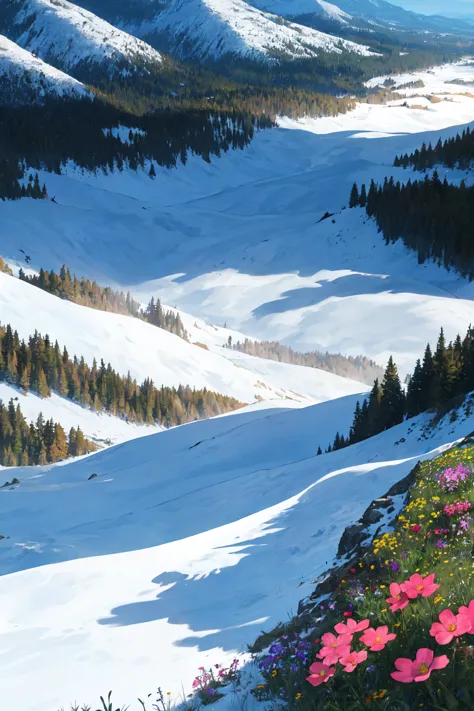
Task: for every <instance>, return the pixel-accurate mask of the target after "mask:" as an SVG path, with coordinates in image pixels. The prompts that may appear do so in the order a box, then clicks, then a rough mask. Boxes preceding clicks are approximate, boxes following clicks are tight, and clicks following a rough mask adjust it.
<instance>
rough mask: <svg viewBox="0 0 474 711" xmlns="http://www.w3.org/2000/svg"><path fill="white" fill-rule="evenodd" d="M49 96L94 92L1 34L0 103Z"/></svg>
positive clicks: (85, 94)
mask: <svg viewBox="0 0 474 711" xmlns="http://www.w3.org/2000/svg"><path fill="white" fill-rule="evenodd" d="M47 96H69V97H84V96H91V94H90V92H89V90H88V89H86V87H85V86H84V85H83V84H81V83H80V82H78V81H76V79H73V78H72V77H70V76H68V75H67V74H64V73H63V72H61V71H59V70H58V69H55V68H54V67H52V66H50V65H49V64H46V62H43V61H42V60H41V59H39V58H38V57H35V56H34V55H33V54H31V53H30V52H27V51H26V50H24V49H22V48H21V47H19V46H18V45H17V44H15V43H14V42H10V40H8V39H7V38H6V37H3V36H2V35H0V103H4V104H9V105H11V104H26V103H31V102H37V103H41V102H42V101H43V100H44V98H45V97H47Z"/></svg>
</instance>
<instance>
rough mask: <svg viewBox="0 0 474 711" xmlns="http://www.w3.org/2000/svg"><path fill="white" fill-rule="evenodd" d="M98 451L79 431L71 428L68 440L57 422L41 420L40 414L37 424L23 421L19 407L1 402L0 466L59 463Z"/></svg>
mask: <svg viewBox="0 0 474 711" xmlns="http://www.w3.org/2000/svg"><path fill="white" fill-rule="evenodd" d="M96 449H97V445H96V444H94V442H91V441H90V440H89V439H87V438H86V437H84V434H83V433H82V431H81V429H80V427H78V428H77V429H75V428H74V427H71V429H70V430H69V434H68V436H66V433H65V431H64V429H63V428H62V427H61V425H60V424H59V423H58V422H54V421H53V419H50V420H44V418H43V415H42V413H41V412H40V414H39V415H38V418H37V420H36V422H35V423H34V422H30V424H28V422H27V421H26V419H25V417H24V415H23V413H22V411H21V408H20V405H19V404H17V405H16V407H15V403H14V401H13V399H11V400H10V402H9V403H8V405H7V406H5V405H4V403H3V401H2V400H0V465H1V466H3V467H25V466H32V465H34V464H48V463H54V462H59V461H61V460H62V459H67V458H68V457H79V456H81V455H83V454H89V452H94V451H95V450H96Z"/></svg>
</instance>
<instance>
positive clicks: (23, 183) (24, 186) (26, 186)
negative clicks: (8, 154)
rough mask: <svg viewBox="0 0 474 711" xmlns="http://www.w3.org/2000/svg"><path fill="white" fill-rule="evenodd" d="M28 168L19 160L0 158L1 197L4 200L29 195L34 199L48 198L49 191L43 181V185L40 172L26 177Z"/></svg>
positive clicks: (17, 198)
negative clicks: (40, 180)
mask: <svg viewBox="0 0 474 711" xmlns="http://www.w3.org/2000/svg"><path fill="white" fill-rule="evenodd" d="M25 175H26V170H25V168H24V166H23V165H22V164H21V163H19V162H18V161H17V160H12V159H2V160H0V198H1V199H2V200H5V199H7V200H19V199H20V198H24V197H29V198H33V199H34V200H47V199H48V191H47V189H46V185H45V184H44V183H43V187H41V185H40V182H39V176H38V173H35V175H33V174H32V173H30V174H29V176H28V180H26V179H25Z"/></svg>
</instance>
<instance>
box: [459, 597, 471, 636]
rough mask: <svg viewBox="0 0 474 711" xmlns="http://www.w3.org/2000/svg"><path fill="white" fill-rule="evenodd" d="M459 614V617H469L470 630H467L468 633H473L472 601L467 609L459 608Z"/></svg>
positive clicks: (463, 606)
mask: <svg viewBox="0 0 474 711" xmlns="http://www.w3.org/2000/svg"><path fill="white" fill-rule="evenodd" d="M459 614H460V615H467V617H469V620H470V621H471V629H470V630H469V632H473V631H474V630H473V628H474V600H471V602H470V603H469V607H466V606H465V605H462V606H461V607H460V608H459Z"/></svg>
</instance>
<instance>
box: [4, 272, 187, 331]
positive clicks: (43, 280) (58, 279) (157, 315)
mask: <svg viewBox="0 0 474 711" xmlns="http://www.w3.org/2000/svg"><path fill="white" fill-rule="evenodd" d="M2 261H3V260H2ZM19 278H20V279H21V281H25V282H27V283H28V284H31V285H32V286H36V287H37V288H39V289H42V290H43V291H46V292H48V294H53V296H58V297H59V298H60V299H65V300H66V301H72V302H73V303H75V304H80V305H81V306H88V307H89V308H92V309H97V310H99V311H109V312H112V313H115V314H123V315H127V316H133V317H135V318H140V319H142V320H144V321H147V322H148V323H151V324H152V325H153V326H157V327H158V328H163V329H164V330H165V331H169V332H170V333H174V334H175V335H176V336H179V337H180V338H183V339H185V340H188V334H187V331H186V329H185V328H184V326H183V322H182V320H181V316H180V315H179V313H174V312H173V311H170V310H164V309H163V307H162V305H161V302H160V300H159V299H156V301H155V299H154V298H153V297H152V298H151V299H150V302H149V303H148V306H147V307H146V309H144V310H143V309H142V307H141V304H140V303H139V302H138V301H136V300H135V299H134V298H133V297H132V295H131V294H130V292H129V291H127V292H126V293H125V292H123V291H116V290H114V289H111V288H110V287H109V286H100V285H99V284H97V282H95V281H91V280H90V279H86V278H85V277H81V278H80V279H79V278H78V277H77V276H76V275H75V274H71V271H70V270H69V268H68V267H67V266H66V265H65V264H63V266H62V267H61V269H60V271H59V274H57V273H56V272H55V271H54V270H51V271H49V272H48V271H47V270H44V269H40V271H39V273H38V274H28V275H27V274H25V272H24V271H23V269H20V271H19Z"/></svg>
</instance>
